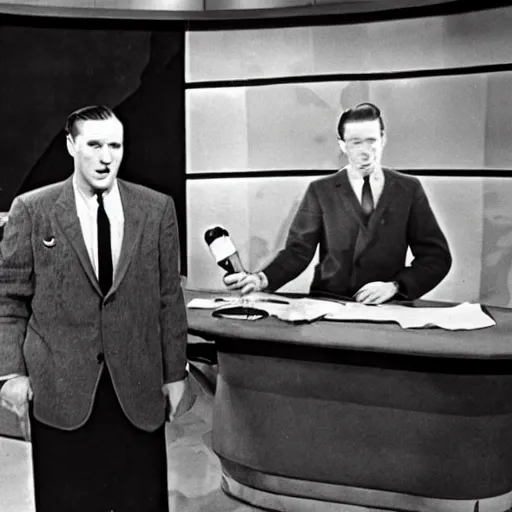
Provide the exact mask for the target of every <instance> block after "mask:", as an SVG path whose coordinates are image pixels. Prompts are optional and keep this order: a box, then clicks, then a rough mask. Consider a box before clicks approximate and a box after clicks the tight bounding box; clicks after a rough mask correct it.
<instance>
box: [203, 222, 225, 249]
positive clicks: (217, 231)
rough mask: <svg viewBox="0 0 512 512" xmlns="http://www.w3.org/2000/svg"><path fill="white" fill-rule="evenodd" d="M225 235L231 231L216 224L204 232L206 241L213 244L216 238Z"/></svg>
mask: <svg viewBox="0 0 512 512" xmlns="http://www.w3.org/2000/svg"><path fill="white" fill-rule="evenodd" d="M223 236H229V233H228V232H227V231H226V230H225V229H224V228H222V227H220V226H215V227H214V228H211V229H207V230H206V231H205V233H204V241H205V242H206V243H207V244H208V245H211V243H212V242H213V241H214V240H217V238H220V237H223Z"/></svg>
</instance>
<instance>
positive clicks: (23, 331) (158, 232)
mask: <svg viewBox="0 0 512 512" xmlns="http://www.w3.org/2000/svg"><path fill="white" fill-rule="evenodd" d="M118 183H119V192H120V195H121V201H122V204H123V211H124V217H125V224H124V236H123V242H122V248H121V254H120V257H119V262H118V267H117V271H116V273H115V276H114V281H113V285H112V288H111V290H110V291H109V292H108V294H107V295H106V296H105V297H104V296H103V295H102V293H101V290H100V287H99V284H98V281H97V279H96V276H95V274H94V271H93V268H92V265H91V262H90V259H89V256H88V253H87V250H86V246H85V242H84V239H83V235H82V231H81V227H80V222H79V220H78V217H77V213H76V203H75V197H74V192H73V186H72V181H71V178H70V179H68V180H66V181H64V182H61V183H57V184H54V185H50V186H47V187H44V188H42V189H39V190H36V191H32V192H28V193H26V194H24V195H21V196H19V197H18V198H16V199H15V201H14V203H13V205H12V208H11V211H10V214H9V221H8V224H7V226H6V229H5V233H4V239H3V241H2V242H1V243H0V375H6V374H10V373H14V372H17V373H20V374H23V375H28V376H29V377H30V382H31V386H32V389H33V392H34V399H33V400H34V404H33V405H34V415H35V416H36V418H37V419H39V420H40V421H42V422H45V423H47V424H49V425H52V426H55V427H58V428H62V429H69V430H71V429H75V428H77V427H79V426H81V425H82V424H84V423H85V422H86V421H87V418H88V416H89V414H90V412H91V408H92V404H93V400H94V395H95V391H96V387H97V385H98V381H99V377H100V372H101V371H102V369H103V366H104V365H105V364H106V365H107V366H108V369H109V371H110V374H111V376H112V381H113V384H114V388H115V390H116V393H117V395H118V398H119V401H120V404H121V406H122V408H123V410H124V412H125V413H126V415H127V417H128V418H129V419H130V420H131V422H132V423H133V424H134V425H136V426H137V427H139V428H141V429H144V430H148V431H152V430H154V429H156V428H158V427H159V426H161V425H162V424H163V422H164V421H165V405H166V400H165V397H164V395H163V393H162V385H163V383H164V382H173V381H176V380H180V379H182V378H184V377H185V364H186V354H185V352H186V332H187V320H186V311H185V305H184V300H183V294H182V290H181V287H180V276H179V268H178V267H179V261H178V258H179V248H178V244H179V240H178V231H177V224H176V214H175V209H174V203H173V201H172V199H171V198H170V197H168V196H165V195H163V194H160V193H158V192H155V191H152V190H150V189H147V188H145V187H141V186H139V185H135V184H132V183H128V182H125V181H122V180H118Z"/></svg>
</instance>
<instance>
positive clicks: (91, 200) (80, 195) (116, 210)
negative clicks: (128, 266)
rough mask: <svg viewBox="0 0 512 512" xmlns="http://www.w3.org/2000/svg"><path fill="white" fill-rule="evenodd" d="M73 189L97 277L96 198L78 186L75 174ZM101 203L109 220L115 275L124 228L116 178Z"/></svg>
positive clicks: (86, 244)
mask: <svg viewBox="0 0 512 512" xmlns="http://www.w3.org/2000/svg"><path fill="white" fill-rule="evenodd" d="M73 190H74V192H75V202H76V212H77V214H78V219H79V220H80V227H81V228H82V235H83V237H84V242H85V247H86V248H87V253H88V254H89V259H90V260H91V264H92V268H93V269H94V273H95V274H96V277H98V224H97V220H96V216H97V214H98V199H97V197H96V196H95V195H93V196H88V195H87V194H85V193H84V192H83V191H82V190H81V189H80V188H79V186H78V184H77V182H76V177H75V176H73ZM103 204H104V206H105V212H106V213H107V216H108V220H109V222H110V246H111V250H112V267H113V269H114V276H115V274H116V269H117V264H118V262H119V255H120V254H121V245H122V243H123V230H124V213H123V204H122V203H121V195H120V194H119V187H118V185H117V180H115V181H114V183H113V185H112V188H111V189H110V190H109V191H108V192H104V194H103ZM114 276H112V278H113V277H114Z"/></svg>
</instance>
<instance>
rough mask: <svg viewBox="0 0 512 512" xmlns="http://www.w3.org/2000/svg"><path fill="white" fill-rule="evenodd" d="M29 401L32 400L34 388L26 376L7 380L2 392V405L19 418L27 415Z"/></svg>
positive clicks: (0, 392)
mask: <svg viewBox="0 0 512 512" xmlns="http://www.w3.org/2000/svg"><path fill="white" fill-rule="evenodd" d="M29 400H32V388H31V387H30V381H29V378H28V377H27V376H25V375H20V376H18V377H12V378H11V379H8V380H6V381H5V383H4V385H3V386H2V389H1V390H0V405H2V407H5V408H6V409H9V410H10V411H12V412H14V413H15V414H16V415H17V416H18V417H19V418H23V417H24V416H25V414H26V413H27V411H28V402H29Z"/></svg>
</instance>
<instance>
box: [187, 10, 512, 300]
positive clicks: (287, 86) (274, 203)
mask: <svg viewBox="0 0 512 512" xmlns="http://www.w3.org/2000/svg"><path fill="white" fill-rule="evenodd" d="M511 23H512V8H510V7H505V8H501V9H491V10H489V11H483V12H474V13H466V14H458V15H452V16H437V17H431V18H412V19H404V20H393V21H391V20H390V21H381V22H375V23H358V24H350V25H342V24H340V25H331V26H310V27H304V26H303V27H293V28H292V27H290V28H276V29H272V28H268V29H253V30H229V31H228V30H226V31H222V30H219V31H199V30H197V31H190V32H188V34H187V45H186V48H187V50H186V51H187V54H186V123H187V130H186V137H187V219H188V248H189V250H188V255H189V275H188V283H189V285H190V286H193V287H198V288H214V289H216V288H217V289H222V287H223V285H222V271H221V270H220V269H219V268H218V267H216V265H215V263H214V261H213V259H212V257H211V255H210V254H209V252H208V249H207V247H206V245H205V243H204V240H203V234H204V231H205V229H207V228H208V227H211V226H212V225H217V224H219V225H223V226H224V227H225V228H226V229H228V231H230V233H231V235H232V238H233V240H234V242H235V243H236V244H237V246H238V248H239V250H240V253H241V256H242V259H243V260H244V263H245V264H246V266H247V268H248V269H250V270H258V269H260V268H261V267H262V266H264V264H265V263H267V262H268V261H270V259H272V257H273V255H275V253H276V252H277V250H278V249H279V248H281V247H282V245H283V244H284V238H285V236H286V232H287V229H288V226H289V224H290V221H291V218H292V216H293V213H294V211H295V209H296V208H297V205H298V201H299V200H300V198H301V196H302V194H303V192H304V190H305V187H306V185H307V183H309V182H310V181H311V180H312V179H315V178H316V177H317V176H318V175H321V174H327V173H330V172H335V171H336V170H337V169H339V168H340V167H341V166H343V165H344V164H345V161H344V159H343V158H342V156H341V155H340V152H339V149H338V146H337V142H336V123H337V120H338V118H339V115H340V113H341V111H342V110H343V109H346V108H348V107H350V106H353V105H354V104H356V103H359V102H361V101H372V102H374V103H376V104H377V105H379V106H380V107H381V109H382V111H383V115H384V118H385V122H386V128H387V132H388V144H387V146H386V149H385V153H384V164H385V165H388V166H391V167H394V168H396V169H398V170H402V171H404V172H411V173H413V174H417V175H419V176H420V179H421V180H422V182H423V184H424V186H425V189H426V191H427V194H428V196H429V199H430V201H431V204H432V207H433V209H434V211H435V212H436V214H437V216H438V218H439V221H440V224H441V225H442V227H443V228H444V230H445V232H446V235H447V238H448V240H449V243H450V246H451V248H452V252H453V255H454V264H453V268H452V270H451V271H450V273H449V275H448V276H447V278H446V279H445V280H444V281H443V282H442V283H441V284H440V285H439V286H438V287H437V288H436V289H435V290H433V291H432V292H431V293H430V294H428V297H429V298H435V299H439V300H455V301H464V300H471V301H482V302H485V303H488V304H499V305H507V306H511V305H512V299H511V295H512V294H511V289H512V285H510V284H509V282H512V279H510V278H509V273H510V272H511V269H512V266H511V264H512V204H511V203H512V202H511V201H510V197H512V173H511V172H510V171H511V170H512V146H511V142H512V100H511V99H510V98H511V95H510V90H512V87H511V86H512V51H511V50H512V33H511V31H510V29H509V27H510V26H512V25H511ZM314 263H315V261H313V262H312V265H314ZM311 271H312V267H311V266H310V267H309V268H308V270H306V272H305V273H304V274H303V275H301V276H299V277H298V278H297V279H296V280H295V281H293V282H292V283H289V285H287V286H286V287H285V288H283V289H286V290H294V291H306V290H307V289H308V285H309V282H310V279H311Z"/></svg>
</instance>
